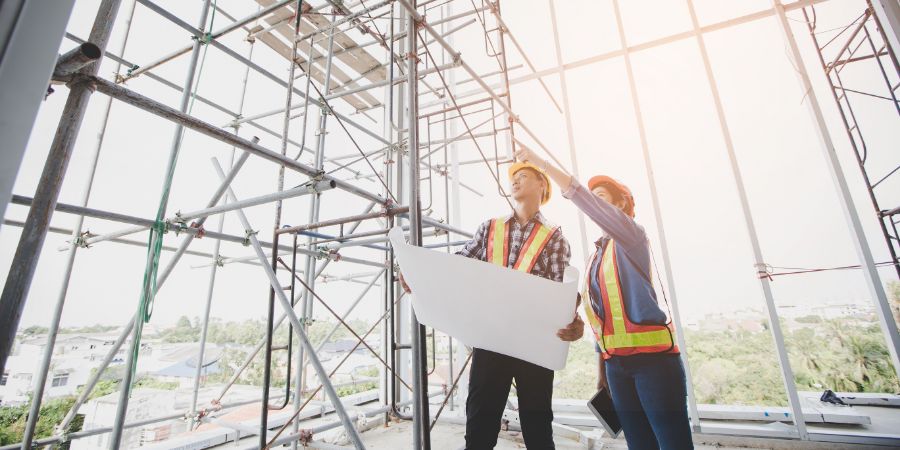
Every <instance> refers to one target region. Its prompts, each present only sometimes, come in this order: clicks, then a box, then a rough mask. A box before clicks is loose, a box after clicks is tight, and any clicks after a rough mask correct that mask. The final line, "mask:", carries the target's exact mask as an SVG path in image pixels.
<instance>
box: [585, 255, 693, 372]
mask: <svg viewBox="0 0 900 450" xmlns="http://www.w3.org/2000/svg"><path fill="white" fill-rule="evenodd" d="M596 257H597V255H596V254H595V255H594V258H596ZM588 267H590V266H588ZM591 275H592V273H591V271H590V270H589V271H588V274H587V283H585V291H587V292H589V291H590V285H591V281H593V280H592V279H591ZM597 278H598V279H597V281H598V283H599V284H600V285H601V287H603V288H605V289H601V296H602V297H603V299H602V300H603V302H602V307H603V308H604V310H605V313H606V314H605V316H607V317H606V319H607V320H601V319H600V317H599V316H598V315H597V313H596V312H595V311H594V309H593V308H592V307H591V305H590V303H591V302H590V301H587V302H585V313H586V314H587V316H588V321H589V322H590V324H591V328H593V329H594V336H595V337H597V341H598V342H601V343H602V344H603V345H602V347H603V350H604V351H605V352H607V353H609V354H611V355H617V354H618V355H627V354H634V353H648V352H653V353H655V352H665V351H667V350H671V351H677V350H676V347H675V346H674V345H673V342H672V338H673V336H672V334H673V331H672V328H670V325H668V326H667V325H636V324H632V323H630V322H629V321H628V317H627V315H626V314H625V303H624V301H623V299H622V288H621V285H620V283H619V274H618V261H617V260H616V252H615V241H610V242H609V243H608V244H607V246H606V249H605V251H604V252H603V255H602V259H601V261H600V270H599V271H598V273H597ZM587 298H588V299H590V298H591V297H587ZM603 325H612V327H611V328H612V329H611V330H610V329H606V328H605V327H604V326H603ZM629 329H632V330H634V329H641V330H645V331H629ZM616 350H619V351H616Z"/></svg>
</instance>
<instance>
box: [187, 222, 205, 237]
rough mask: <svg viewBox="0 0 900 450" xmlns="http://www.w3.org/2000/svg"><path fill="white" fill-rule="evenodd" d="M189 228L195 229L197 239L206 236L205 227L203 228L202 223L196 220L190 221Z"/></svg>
mask: <svg viewBox="0 0 900 450" xmlns="http://www.w3.org/2000/svg"><path fill="white" fill-rule="evenodd" d="M190 227H191V228H193V229H195V230H197V235H196V236H195V237H196V238H197V239H203V236H206V228H203V224H202V223H200V222H197V221H194V222H191V225H190Z"/></svg>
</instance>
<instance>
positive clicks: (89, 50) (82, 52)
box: [53, 42, 103, 78]
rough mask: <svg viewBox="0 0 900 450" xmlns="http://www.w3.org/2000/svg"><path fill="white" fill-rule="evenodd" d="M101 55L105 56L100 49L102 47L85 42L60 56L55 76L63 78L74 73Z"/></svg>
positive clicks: (54, 70)
mask: <svg viewBox="0 0 900 450" xmlns="http://www.w3.org/2000/svg"><path fill="white" fill-rule="evenodd" d="M101 56H103V51H101V50H100V47H97V45H96V44H93V43H90V42H85V43H84V44H81V45H79V46H77V47H75V48H73V49H72V50H69V51H68V52H66V53H64V54H63V55H62V56H60V57H59V60H58V61H57V62H56V68H54V69H53V77H54V78H61V77H66V76H69V75H72V74H73V73H75V72H77V71H79V70H81V69H82V68H83V67H84V66H86V65H88V64H90V63H92V62H94V61H96V60H98V59H100V57H101Z"/></svg>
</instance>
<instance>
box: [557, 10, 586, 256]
mask: <svg viewBox="0 0 900 450" xmlns="http://www.w3.org/2000/svg"><path fill="white" fill-rule="evenodd" d="M550 23H551V24H553V43H554V44H555V45H554V48H555V50H556V65H557V66H559V67H563V58H562V48H561V46H560V44H559V24H558V22H557V20H556V0H550ZM559 83H560V86H561V87H562V97H563V114H564V115H565V118H566V139H567V140H568V143H569V159H570V160H571V161H572V176H574V177H575V179H579V178H581V175H580V174H579V170H578V153H577V152H576V151H575V131H574V130H573V129H572V108H571V106H570V104H569V83H568V82H567V80H566V71H565V70H560V71H559ZM578 231H579V233H580V235H581V242H582V246H583V248H582V251H583V252H584V258H585V259H587V258H589V257H590V256H591V251H590V242H591V241H589V240H588V237H587V225H586V224H585V221H584V213H583V212H581V210H578Z"/></svg>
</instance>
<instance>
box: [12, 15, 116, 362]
mask: <svg viewBox="0 0 900 450" xmlns="http://www.w3.org/2000/svg"><path fill="white" fill-rule="evenodd" d="M120 3H121V0H104V1H103V2H101V3H100V7H99V8H98V10H97V15H96V17H95V19H94V25H93V28H92V29H91V33H90V37H89V38H88V41H89V42H92V43H94V44H95V45H96V46H97V47H98V48H99V49H100V50H101V51H102V50H103V49H105V48H106V44H107V42H108V41H109V36H110V34H111V33H112V28H113V25H114V24H115V18H116V14H117V13H118V11H119V5H120ZM99 68H100V64H99V62H97V61H95V62H94V63H91V64H88V65H87V66H86V67H83V68H82V69H81V70H80V71H79V72H78V73H79V74H83V75H84V76H86V77H93V76H96V74H97V72H98V70H99ZM85 81H86V79H76V80H73V82H72V83H71V84H70V89H71V90H70V91H69V96H68V98H67V99H66V104H65V106H64V107H63V112H62V115H61V116H60V117H61V118H60V121H59V125H58V126H57V128H56V134H55V135H54V137H53V143H52V144H51V145H50V152H49V153H48V155H47V160H46V163H45V164H44V170H43V172H42V173H41V179H40V181H39V182H38V185H37V186H38V187H37V189H36V191H35V193H34V200H33V203H32V206H31V208H30V209H29V210H28V217H27V218H26V219H25V226H24V227H23V228H22V236H21V237H20V238H19V243H18V245H17V247H16V253H15V255H14V256H13V260H12V264H10V267H11V268H12V269H11V270H10V272H9V275H8V277H7V279H6V284H5V285H4V287H3V293H2V294H0V372H2V371H3V370H4V368H5V367H6V359H7V357H8V356H9V354H10V351H11V350H12V346H13V342H14V341H15V337H16V330H17V329H18V328H19V319H20V318H21V317H22V311H23V310H24V309H25V301H26V299H27V298H28V290H29V288H30V287H31V281H32V279H33V278H34V272H35V270H36V269H37V263H38V259H39V258H40V252H41V248H42V247H43V244H44V239H45V238H46V237H47V230H48V229H49V227H50V218H51V217H52V216H53V211H54V210H55V209H56V203H57V200H58V199H59V191H60V189H61V188H62V182H63V179H64V178H65V175H66V169H67V168H68V166H69V160H70V159H71V157H72V151H73V149H74V148H75V141H76V140H77V138H78V132H79V130H80V129H81V122H82V121H83V120H84V115H85V111H86V110H87V106H88V103H89V101H90V98H91V94H92V93H93V90H92V89H91V88H90V84H89V83H86V82H85Z"/></svg>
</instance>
